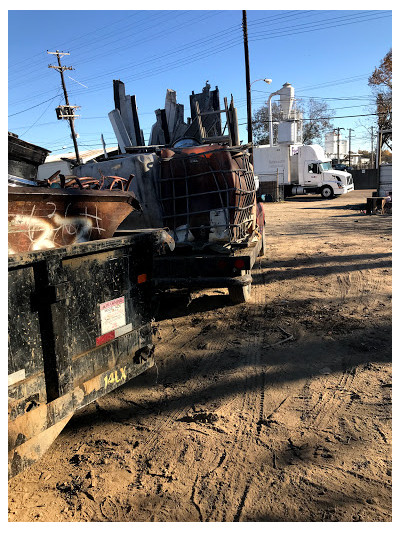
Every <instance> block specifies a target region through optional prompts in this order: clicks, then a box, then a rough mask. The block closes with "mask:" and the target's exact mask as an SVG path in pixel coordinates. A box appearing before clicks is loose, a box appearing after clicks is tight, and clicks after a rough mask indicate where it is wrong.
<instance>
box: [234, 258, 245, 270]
mask: <svg viewBox="0 0 400 533" xmlns="http://www.w3.org/2000/svg"><path fill="white" fill-rule="evenodd" d="M244 266H245V265H244V260H243V259H236V261H235V268H237V269H238V270H244Z"/></svg>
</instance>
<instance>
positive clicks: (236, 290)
mask: <svg viewBox="0 0 400 533" xmlns="http://www.w3.org/2000/svg"><path fill="white" fill-rule="evenodd" d="M249 273H250V271H249V270H242V272H241V275H244V274H249ZM228 291H229V299H230V301H231V302H232V303H233V304H243V303H246V302H248V301H249V300H250V298H251V283H249V284H248V285H233V286H232V287H228Z"/></svg>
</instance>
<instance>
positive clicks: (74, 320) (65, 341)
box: [8, 230, 170, 477]
mask: <svg viewBox="0 0 400 533" xmlns="http://www.w3.org/2000/svg"><path fill="white" fill-rule="evenodd" d="M168 239H169V240H170V238H169V236H168V235H167V234H166V232H165V231H163V230H149V231H146V230H145V231H143V230H141V231H133V232H129V234H128V235H125V236H119V237H113V238H110V239H105V240H98V241H92V242H86V243H81V244H76V245H70V246H67V247H64V248H58V249H53V250H45V251H38V252H32V253H25V254H21V255H15V256H10V257H9V265H8V269H9V270H8V271H9V274H8V290H9V356H8V357H9V359H8V374H9V376H8V396H9V476H10V477H12V476H14V475H16V474H18V473H19V472H21V471H22V470H23V469H25V468H26V467H28V466H29V465H30V464H31V463H33V462H34V461H35V460H37V459H38V458H39V457H40V456H41V455H42V454H43V453H44V452H45V451H46V450H47V448H48V447H49V446H50V445H51V443H52V442H53V441H54V439H55V438H56V436H57V435H58V434H59V433H60V431H61V430H62V429H63V427H64V426H65V425H66V423H67V422H68V420H69V419H70V418H71V416H72V415H73V413H74V412H75V411H76V410H77V409H80V408H82V407H84V406H85V405H87V404H88V403H90V402H92V401H93V400H95V399H96V398H99V397H100V396H102V395H104V394H106V393H108V392H110V391H111V390H113V389H115V388H116V387H118V386H120V385H122V384H123V383H125V382H126V381H128V380H129V379H131V378H133V377H134V376H137V375H138V374H140V373H142V372H143V371H144V370H146V369H147V368H149V367H151V366H152V365H153V364H154V358H153V351H154V347H153V345H152V335H151V311H152V294H153V291H152V289H151V278H152V271H153V257H154V256H155V255H158V254H162V253H164V252H165V250H166V249H167V248H168V244H167V241H168Z"/></svg>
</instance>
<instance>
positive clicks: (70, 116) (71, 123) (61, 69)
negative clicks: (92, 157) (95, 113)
mask: <svg viewBox="0 0 400 533" xmlns="http://www.w3.org/2000/svg"><path fill="white" fill-rule="evenodd" d="M47 53H48V54H52V55H56V56H57V61H58V66H55V65H49V68H54V69H55V70H58V72H59V73H60V76H61V85H62V88H63V91H64V98H65V108H66V111H67V115H64V116H61V118H67V119H68V122H69V126H70V128H71V136H72V140H73V143H74V148H75V155H76V160H77V162H78V165H80V163H81V159H80V157H79V150H78V143H77V142H76V133H75V128H74V119H75V118H76V116H77V115H74V113H73V112H72V113H71V109H72V110H73V109H74V108H75V107H77V106H70V105H69V101H68V94H67V88H66V86H65V81H64V70H74V69H73V67H64V66H62V65H61V59H60V58H61V56H69V52H59V51H58V50H56V51H55V52H49V51H47Z"/></svg>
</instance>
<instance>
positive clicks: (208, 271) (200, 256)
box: [153, 228, 265, 304]
mask: <svg viewBox="0 0 400 533" xmlns="http://www.w3.org/2000/svg"><path fill="white" fill-rule="evenodd" d="M264 251H265V236H264V228H263V235H262V236H260V238H259V239H258V240H257V241H256V242H254V243H252V245H250V246H246V247H238V248H237V249H235V250H233V251H232V252H231V253H229V254H226V255H223V254H220V253H212V252H208V253H206V252H201V253H199V252H197V253H196V252H195V251H192V252H190V253H188V252H184V251H183V250H181V251H179V249H176V250H175V252H174V253H173V254H170V255H164V256H160V257H156V258H155V259H154V274H153V284H154V286H155V288H156V289H159V290H166V289H171V288H172V289H185V288H187V289H188V290H190V289H193V290H198V289H206V288H228V291H229V297H230V299H231V302H232V303H235V304H240V303H244V302H247V301H248V300H249V299H250V297H251V283H252V276H251V269H252V268H253V266H254V263H255V262H256V259H257V257H258V256H262V255H264Z"/></svg>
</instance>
